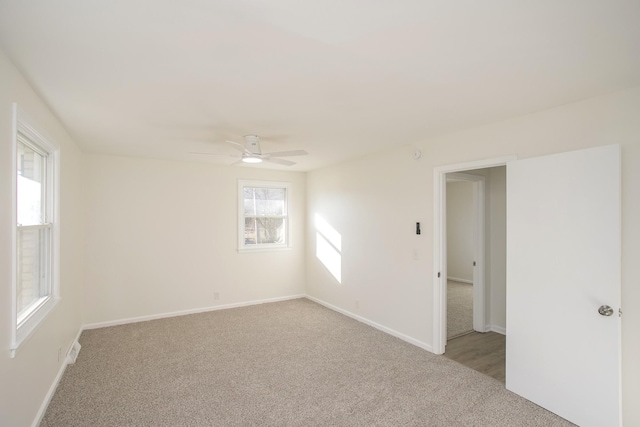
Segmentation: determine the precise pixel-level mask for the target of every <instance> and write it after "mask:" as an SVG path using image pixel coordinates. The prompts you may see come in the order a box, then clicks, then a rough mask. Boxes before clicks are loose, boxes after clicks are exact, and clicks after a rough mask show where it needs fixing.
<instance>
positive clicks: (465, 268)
mask: <svg viewBox="0 0 640 427" xmlns="http://www.w3.org/2000/svg"><path fill="white" fill-rule="evenodd" d="M474 224H475V220H474V208H473V183H471V182H470V181H453V182H447V275H448V278H449V279H450V280H456V279H458V280H462V281H467V282H473V258H474V247H473V228H474Z"/></svg>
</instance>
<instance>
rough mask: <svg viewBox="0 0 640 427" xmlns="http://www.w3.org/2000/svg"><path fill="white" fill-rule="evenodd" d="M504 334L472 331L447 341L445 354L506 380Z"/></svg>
mask: <svg viewBox="0 0 640 427" xmlns="http://www.w3.org/2000/svg"><path fill="white" fill-rule="evenodd" d="M505 346H506V339H505V336H504V335H501V334H498V333H495V332H485V333H482V334H481V333H479V332H472V333H470V334H467V335H462V336H460V337H457V338H453V339H451V340H449V341H447V347H446V348H445V353H444V356H445V357H447V358H449V359H451V360H455V361H456V362H458V363H460V364H462V365H465V366H468V367H469V368H471V369H475V370H476V371H478V372H482V373H483V374H485V375H488V376H490V377H492V378H495V379H497V380H498V381H502V382H504V378H505V375H504V371H505V367H504V364H505V362H504V361H505V357H504V355H505Z"/></svg>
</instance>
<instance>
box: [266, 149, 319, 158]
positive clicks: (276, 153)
mask: <svg viewBox="0 0 640 427" xmlns="http://www.w3.org/2000/svg"><path fill="white" fill-rule="evenodd" d="M308 154H309V153H307V152H306V151H305V150H291V151H274V152H271V153H264V155H265V156H273V157H290V156H306V155H308Z"/></svg>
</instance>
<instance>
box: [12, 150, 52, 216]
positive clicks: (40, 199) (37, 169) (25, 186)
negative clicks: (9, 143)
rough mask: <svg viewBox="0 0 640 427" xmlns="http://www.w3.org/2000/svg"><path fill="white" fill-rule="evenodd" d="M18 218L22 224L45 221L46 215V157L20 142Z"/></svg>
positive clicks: (18, 159)
mask: <svg viewBox="0 0 640 427" xmlns="http://www.w3.org/2000/svg"><path fill="white" fill-rule="evenodd" d="M17 148H18V158H17V161H18V165H17V166H18V167H17V169H18V180H17V181H18V182H17V187H18V188H17V206H16V209H17V220H18V224H21V225H36V224H42V223H44V222H45V216H44V209H45V203H44V193H43V191H44V189H45V187H44V185H45V183H44V172H45V171H44V168H45V161H44V159H45V158H44V157H43V156H42V155H41V154H40V153H37V152H35V151H34V150H32V149H31V148H29V147H28V146H26V145H24V144H21V143H18V146H17Z"/></svg>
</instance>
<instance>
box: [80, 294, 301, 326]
mask: <svg viewBox="0 0 640 427" xmlns="http://www.w3.org/2000/svg"><path fill="white" fill-rule="evenodd" d="M305 296H306V295H305V294H299V295H289V296H285V297H276V298H267V299H262V300H254V301H246V302H238V303H233V304H223V305H214V306H209V307H200V308H194V309H189V310H180V311H172V312H169V313H160V314H150V315H148V316H139V317H128V318H125V319H119V320H109V321H106V322H97V323H87V324H86V325H84V326H83V330H86V329H98V328H106V327H109V326H118V325H126V324H129V323H138V322H147V321H149V320H157V319H165V318H168V317H176V316H185V315H187V314H197V313H206V312H208V311H217V310H226V309H228V308H238V307H248V306H251V305H259V304H266V303H270V302H279V301H288V300H292V299H300V298H304V297H305Z"/></svg>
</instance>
